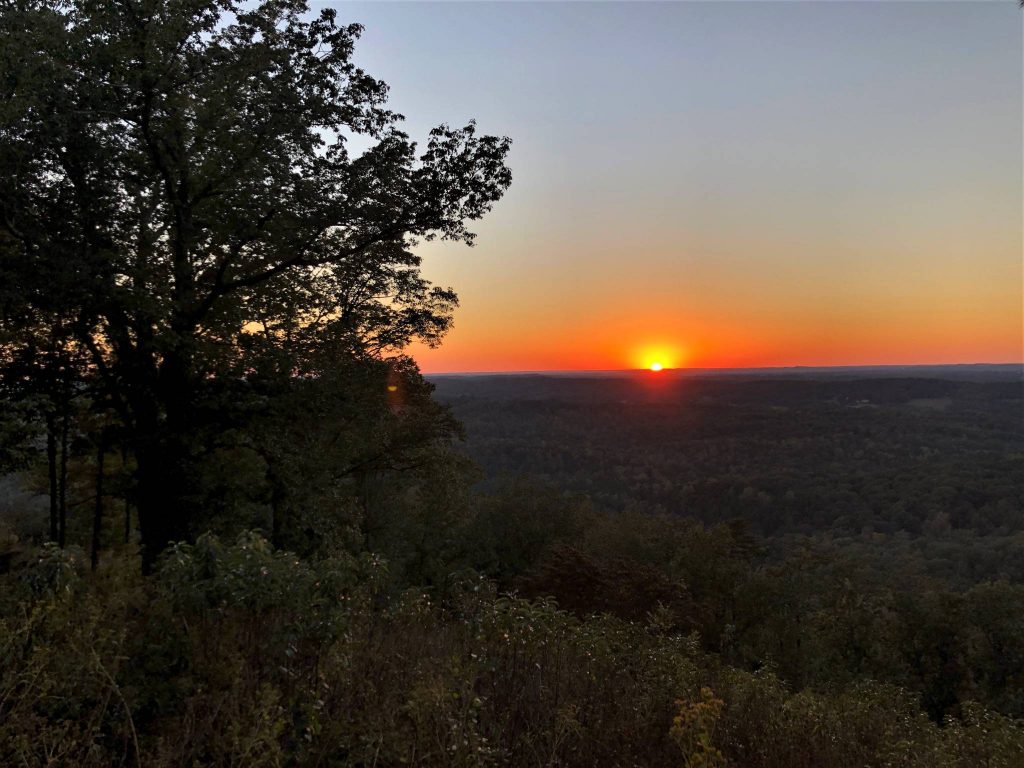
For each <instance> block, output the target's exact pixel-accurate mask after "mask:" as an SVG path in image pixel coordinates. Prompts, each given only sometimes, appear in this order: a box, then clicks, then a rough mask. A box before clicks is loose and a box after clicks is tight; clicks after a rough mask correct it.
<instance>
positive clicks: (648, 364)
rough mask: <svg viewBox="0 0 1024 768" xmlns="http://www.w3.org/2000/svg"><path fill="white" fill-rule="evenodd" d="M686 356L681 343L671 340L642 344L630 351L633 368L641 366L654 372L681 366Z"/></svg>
mask: <svg viewBox="0 0 1024 768" xmlns="http://www.w3.org/2000/svg"><path fill="white" fill-rule="evenodd" d="M686 357H687V355H686V354H685V353H684V350H683V348H682V346H681V345H679V344H678V343H673V342H669V341H661V342H658V341H655V342H649V343H647V344H641V345H638V346H636V347H634V348H633V350H632V352H630V353H629V358H631V359H630V362H631V363H632V365H631V366H630V367H631V368H640V369H642V370H647V371H651V372H652V373H658V372H660V371H668V370H672V369H674V368H679V367H680V366H682V365H684V364H685V362H686Z"/></svg>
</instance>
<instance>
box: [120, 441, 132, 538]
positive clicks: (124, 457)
mask: <svg viewBox="0 0 1024 768" xmlns="http://www.w3.org/2000/svg"><path fill="white" fill-rule="evenodd" d="M121 473H122V475H123V476H124V477H127V476H128V448H127V447H126V446H125V445H124V443H122V444H121ZM131 538H132V504H131V500H130V499H129V495H128V491H127V490H125V493H124V543H125V544H128V543H129V542H130V541H131Z"/></svg>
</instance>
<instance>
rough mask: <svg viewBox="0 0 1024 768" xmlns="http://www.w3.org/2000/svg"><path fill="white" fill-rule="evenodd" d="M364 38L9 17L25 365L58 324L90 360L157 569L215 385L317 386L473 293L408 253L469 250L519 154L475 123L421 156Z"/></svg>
mask: <svg viewBox="0 0 1024 768" xmlns="http://www.w3.org/2000/svg"><path fill="white" fill-rule="evenodd" d="M360 32H361V27H360V26H359V25H357V24H350V25H342V24H339V23H338V21H337V19H336V15H335V12H334V11H333V10H330V9H324V10H321V11H320V12H319V13H318V14H311V13H310V10H309V8H308V6H307V4H306V3H305V2H302V1H300V0H273V1H268V2H261V3H258V4H250V3H244V2H237V1H234V0H121V1H119V2H105V1H104V2H100V1H98V0H73V1H72V2H61V1H59V0H43V1H32V0H26V1H25V2H17V3H12V4H9V5H8V6H7V7H6V9H5V11H4V12H3V14H2V16H0V34H2V35H3V37H4V40H5V44H4V46H3V51H2V53H0V89H2V99H0V167H2V169H3V178H4V184H3V185H2V186H0V286H2V288H0V291H2V309H3V315H2V323H3V332H4V352H5V358H6V359H8V360H10V359H13V358H15V357H19V359H27V358H26V356H25V355H20V354H19V350H21V349H24V348H27V347H32V346H33V345H37V344H38V337H39V336H40V334H39V333H36V332H34V329H38V328H47V329H50V331H49V332H46V333H43V334H42V335H43V336H47V337H49V338H59V339H60V340H61V343H62V344H64V345H65V346H66V347H68V348H73V349H75V350H77V351H78V352H79V353H80V355H81V356H82V357H83V358H84V360H85V364H84V365H85V369H86V372H87V374H88V375H89V376H91V377H92V378H93V379H94V380H95V384H96V391H97V400H98V402H100V403H101V404H102V406H103V407H106V408H109V409H111V410H112V411H113V412H114V413H116V414H117V416H118V418H119V420H120V421H121V422H122V423H123V426H124V429H125V432H126V434H127V438H126V439H127V441H128V443H129V444H130V446H131V449H132V451H133V453H134V456H135V459H136V461H137V466H138V472H137V483H138V504H139V520H140V528H141V532H142V537H143V543H144V548H145V550H146V552H147V555H148V557H149V558H150V559H151V558H152V556H154V555H155V554H156V553H158V552H159V551H160V550H161V549H162V548H163V547H164V546H165V545H166V543H167V542H168V541H171V540H176V539H180V538H188V536H189V534H190V531H189V520H190V518H191V517H192V516H193V515H194V514H195V512H194V511H193V510H190V509H189V503H188V501H187V496H188V495H187V493H186V491H187V489H188V487H189V483H190V480H189V478H190V473H189V472H188V467H189V463H190V455H192V454H193V453H194V452H195V450H196V444H197V442H201V441H202V434H203V433H202V430H203V429H204V428H210V427H211V423H212V425H213V427H214V428H219V427H217V426H216V425H217V422H218V420H219V419H220V418H221V416H222V415H221V414H216V413H215V414H214V415H213V417H212V422H211V421H210V417H211V413H210V412H211V409H209V408H207V409H205V410H204V409H203V408H202V407H201V406H202V403H203V401H204V399H206V398H207V397H208V396H209V393H210V392H211V391H212V390H216V389H217V388H220V389H224V388H225V387H227V388H229V389H232V388H233V389H238V388H239V387H238V384H239V382H242V381H246V380H247V377H250V376H251V375H253V373H254V372H256V371H257V370H264V372H266V370H265V369H266V368H267V366H268V365H269V363H270V361H273V366H272V367H273V369H274V370H275V371H276V372H277V373H278V374H279V375H284V376H289V377H294V376H296V375H300V374H308V375H316V374H318V373H319V372H320V371H319V368H318V366H322V365H323V363H324V360H323V355H320V356H319V358H318V350H324V349H330V350H331V352H332V354H333V355H339V354H347V355H351V356H356V357H359V356H364V357H370V358H372V357H380V356H381V355H382V354H385V353H389V352H390V353H395V352H397V351H399V350H401V349H402V348H403V347H404V346H405V345H407V344H408V343H409V342H410V341H412V340H415V339H421V340H424V341H426V342H428V343H434V342H436V341H437V340H438V339H439V338H440V336H441V335H442V334H443V333H444V331H445V330H447V328H448V327H449V325H450V322H451V310H452V309H453V307H454V306H455V303H456V297H455V294H454V293H453V292H452V291H451V290H449V289H444V288H439V287H436V286H432V285H430V283H429V282H427V281H426V280H425V279H424V278H423V277H422V276H421V275H420V271H419V266H420V262H419V257H418V256H416V255H415V253H414V252H413V250H412V248H413V247H414V246H415V245H416V243H417V242H418V241H419V240H422V239H428V240H429V239H432V238H435V237H439V238H445V239H449V240H456V241H462V242H464V243H467V244H471V243H472V242H473V237H474V236H473V233H472V232H471V231H470V230H469V229H468V223H469V222H471V221H473V220H476V219H479V218H480V217H481V216H483V215H484V214H485V213H486V212H487V211H488V210H490V208H491V207H492V205H493V204H494V203H495V202H496V201H497V200H498V199H499V198H500V197H501V195H502V194H503V192H504V191H505V189H506V188H507V187H508V185H509V183H510V181H511V174H510V171H509V169H508V167H507V166H506V164H505V159H506V156H507V153H508V151H509V146H510V142H509V140H508V139H507V138H500V137H496V136H487V135H479V134H478V132H477V130H476V126H475V124H474V123H473V122H470V123H469V124H468V125H465V126H463V127H451V126H448V125H441V126H439V127H437V128H435V129H433V130H432V131H431V132H430V135H429V136H428V137H427V140H426V143H425V145H424V146H417V144H416V143H415V142H414V141H413V140H412V139H411V138H410V137H409V136H408V135H407V134H406V133H405V132H403V131H402V130H401V128H400V125H401V121H402V116H401V115H399V114H398V113H396V112H394V111H392V110H391V109H389V107H388V105H387V96H388V88H387V85H386V84H385V83H383V82H381V81H379V80H377V79H375V78H373V77H372V76H371V75H369V74H367V73H366V72H364V71H363V70H361V69H360V68H359V67H358V66H356V64H355V63H354V61H353V53H354V49H355V44H356V41H357V40H358V38H359V34H360ZM356 136H360V137H362V139H361V140H360V141H361V144H362V143H365V142H367V141H368V142H369V147H368V148H367V149H366V150H365V151H362V152H355V151H352V150H351V149H350V145H351V143H352V139H353V138H354V137H356ZM56 328H59V333H58V332H57V331H56V330H54V329H56ZM233 397H236V398H237V395H236V396H233ZM212 410H213V411H216V410H217V409H216V408H214V409H212ZM204 414H205V415H204ZM204 419H206V421H205V422H204Z"/></svg>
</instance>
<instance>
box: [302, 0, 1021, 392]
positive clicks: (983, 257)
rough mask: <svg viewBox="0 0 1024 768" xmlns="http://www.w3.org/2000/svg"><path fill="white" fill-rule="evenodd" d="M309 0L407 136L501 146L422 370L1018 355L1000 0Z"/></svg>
mask: <svg viewBox="0 0 1024 768" xmlns="http://www.w3.org/2000/svg"><path fill="white" fill-rule="evenodd" d="M314 5H315V6H316V5H323V3H320V4H314ZM330 5H332V6H333V7H335V8H337V9H338V12H339V20H340V21H344V22H346V23H347V22H350V21H356V22H359V23H362V24H364V25H365V27H366V29H365V32H364V34H363V37H362V39H361V41H360V43H359V44H358V46H357V48H356V54H355V61H356V63H357V64H359V65H360V66H361V67H363V68H364V69H365V70H366V71H367V72H369V73H370V74H372V75H373V76H375V77H378V78H380V79H383V80H384V81H386V82H387V83H388V84H389V85H390V86H391V107H392V108H393V109H395V110H396V111H398V112H400V113H402V114H403V115H405V116H406V122H405V130H407V131H408V132H409V133H410V134H411V135H412V136H413V137H414V138H415V137H419V138H420V139H424V138H425V137H426V134H427V131H428V130H429V129H430V127H432V126H434V125H436V124H439V123H442V122H448V123H450V124H463V123H465V122H466V121H467V120H469V119H470V118H475V119H476V120H477V121H478V124H479V128H480V129H481V131H483V132H485V133H494V134H501V135H507V136H510V137H511V138H512V140H513V148H512V153H511V155H510V158H509V165H510V166H511V168H512V172H513V182H512V186H511V188H510V189H509V191H508V193H507V194H506V196H505V197H504V198H503V199H502V200H501V201H500V202H499V203H498V204H497V206H496V207H495V209H494V211H493V212H492V213H491V214H490V215H488V216H487V218H486V219H484V220H482V221H480V222H477V223H476V226H474V227H472V229H473V230H474V231H475V232H477V233H478V239H477V244H476V245H475V246H474V247H472V248H467V247H466V246H463V245H455V244H445V243H429V244H425V245H422V246H420V247H419V248H418V251H419V252H420V253H421V254H422V255H423V258H424V274H425V275H426V276H427V277H428V278H430V279H432V280H434V281H435V282H437V283H438V284H441V285H444V286H450V287H452V288H454V289H455V290H456V291H457V292H458V294H459V297H460V301H461V306H460V308H459V309H458V311H457V313H456V316H455V325H454V328H453V330H452V331H451V333H450V334H449V335H448V336H447V337H446V339H445V341H444V343H443V344H442V346H441V347H440V348H438V349H426V348H424V347H416V348H414V349H413V350H412V353H413V354H414V356H415V357H416V359H417V361H418V362H419V364H420V367H421V368H422V369H423V370H424V371H425V372H427V373H438V372H455V371H515V370H574V369H590V370H609V369H621V368H638V367H646V366H648V365H650V364H651V363H653V362H661V363H662V364H663V365H665V366H666V367H758V366H789V365H873V364H917V363H922V364H924V363H967V362H1020V361H1021V360H1022V358H1024V350H1022V346H1024V309H1022V304H1024V301H1022V296H1024V262H1022V231H1024V220H1022V210H1024V192H1022V178H1024V168H1022V135H1024V130H1022V112H1024V107H1022V69H1024V67H1022V22H1021V18H1022V14H1021V11H1020V10H1019V9H1018V8H1017V4H1016V3H1014V2H963V3H958V2H850V3H847V2H680V3H582V2H573V3H568V2H563V3H555V2H550V3H429V2H421V3H362V2H351V3H344V2H332V3H330Z"/></svg>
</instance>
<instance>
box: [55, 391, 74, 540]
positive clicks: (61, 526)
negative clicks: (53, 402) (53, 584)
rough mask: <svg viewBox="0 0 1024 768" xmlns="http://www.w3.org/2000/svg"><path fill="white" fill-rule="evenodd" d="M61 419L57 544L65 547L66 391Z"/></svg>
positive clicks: (67, 432) (66, 516)
mask: <svg viewBox="0 0 1024 768" xmlns="http://www.w3.org/2000/svg"><path fill="white" fill-rule="evenodd" d="M62 410H63V412H62V413H61V420H60V480H59V486H60V487H59V490H58V493H57V495H58V503H57V544H58V545H59V546H60V548H61V549H64V544H65V542H66V540H67V523H68V435H69V432H70V429H71V414H70V413H69V412H68V411H69V410H70V405H69V403H68V398H67V394H66V393H65V398H64V403H63V409H62Z"/></svg>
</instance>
